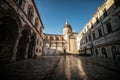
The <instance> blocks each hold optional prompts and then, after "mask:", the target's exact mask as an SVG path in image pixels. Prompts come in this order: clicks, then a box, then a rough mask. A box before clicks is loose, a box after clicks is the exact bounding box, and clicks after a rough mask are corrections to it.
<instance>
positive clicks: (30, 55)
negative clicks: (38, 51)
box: [28, 35, 36, 58]
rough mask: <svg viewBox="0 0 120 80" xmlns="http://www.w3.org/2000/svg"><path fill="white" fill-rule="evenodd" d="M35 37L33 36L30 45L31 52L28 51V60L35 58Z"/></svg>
mask: <svg viewBox="0 0 120 80" xmlns="http://www.w3.org/2000/svg"><path fill="white" fill-rule="evenodd" d="M35 39H36V37H35V35H32V36H31V42H30V45H29V51H28V58H33V57H35Z"/></svg>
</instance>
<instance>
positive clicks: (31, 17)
mask: <svg viewBox="0 0 120 80" xmlns="http://www.w3.org/2000/svg"><path fill="white" fill-rule="evenodd" d="M27 15H28V19H30V21H32V20H33V17H34V9H33V6H32V5H29V6H28V13H27Z"/></svg>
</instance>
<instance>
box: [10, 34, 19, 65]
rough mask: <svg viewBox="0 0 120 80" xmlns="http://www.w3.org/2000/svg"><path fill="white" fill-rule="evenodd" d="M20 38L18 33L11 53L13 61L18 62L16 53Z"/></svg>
mask: <svg viewBox="0 0 120 80" xmlns="http://www.w3.org/2000/svg"><path fill="white" fill-rule="evenodd" d="M19 39H20V35H18V37H17V39H16V40H15V43H14V45H13V49H12V54H11V58H10V62H11V63H13V62H16V54H17V49H18V44H19Z"/></svg>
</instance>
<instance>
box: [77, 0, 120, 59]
mask: <svg viewBox="0 0 120 80" xmlns="http://www.w3.org/2000/svg"><path fill="white" fill-rule="evenodd" d="M77 50H78V51H79V53H80V54H90V55H91V56H95V57H103V58H112V59H117V58H119V57H120V1H119V0H105V1H104V3H103V4H102V5H101V6H100V7H98V9H97V11H96V12H95V13H94V14H93V17H92V18H91V19H90V20H89V22H88V23H87V24H86V25H85V27H84V28H83V29H82V31H81V32H80V33H79V35H78V37H77Z"/></svg>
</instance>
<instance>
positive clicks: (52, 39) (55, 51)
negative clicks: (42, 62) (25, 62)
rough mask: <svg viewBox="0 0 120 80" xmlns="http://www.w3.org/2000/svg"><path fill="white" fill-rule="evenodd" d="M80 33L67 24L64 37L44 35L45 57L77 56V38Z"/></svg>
mask: <svg viewBox="0 0 120 80" xmlns="http://www.w3.org/2000/svg"><path fill="white" fill-rule="evenodd" d="M77 35H78V33H76V32H72V27H71V25H70V24H68V22H66V24H65V26H64V28H63V35H58V34H44V45H43V55H59V54H76V53H77V44H76V38H77Z"/></svg>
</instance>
